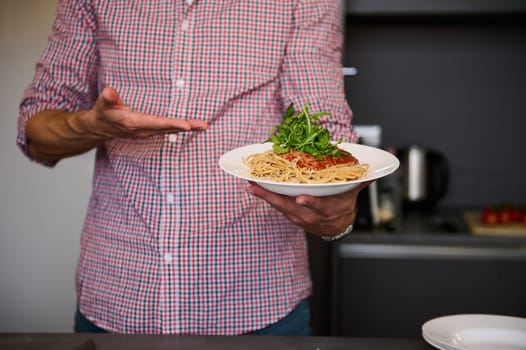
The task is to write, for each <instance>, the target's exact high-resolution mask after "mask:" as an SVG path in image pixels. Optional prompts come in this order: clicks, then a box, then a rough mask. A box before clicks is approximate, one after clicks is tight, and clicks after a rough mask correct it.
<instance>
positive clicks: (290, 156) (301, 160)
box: [281, 150, 358, 170]
mask: <svg viewBox="0 0 526 350" xmlns="http://www.w3.org/2000/svg"><path fill="white" fill-rule="evenodd" d="M281 156H282V157H283V158H285V159H287V160H289V161H291V162H293V161H296V160H297V163H296V164H297V165H298V166H299V167H301V168H308V169H312V170H321V169H325V168H328V167H330V166H333V165H339V164H348V165H355V164H358V159H356V158H355V157H354V156H353V155H352V154H351V153H349V152H346V151H343V150H340V155H339V156H324V157H323V159H321V160H320V159H318V158H316V157H315V156H313V155H311V154H308V153H304V152H298V151H289V152H287V153H284V154H282V155H281Z"/></svg>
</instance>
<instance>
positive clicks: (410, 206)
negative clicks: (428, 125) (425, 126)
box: [396, 145, 449, 210]
mask: <svg viewBox="0 0 526 350" xmlns="http://www.w3.org/2000/svg"><path fill="white" fill-rule="evenodd" d="M396 154H397V157H398V159H399V160H400V174H399V176H400V177H399V179H400V187H401V195H402V202H403V205H404V209H405V210H432V209H434V208H435V207H436V205H437V204H438V202H439V201H440V200H441V199H442V198H444V197H445V195H446V194H447V191H448V189H449V164H448V161H447V159H446V157H445V156H444V155H443V154H441V153H440V152H438V151H436V150H433V149H428V148H426V147H423V146H420V145H410V146H408V147H404V148H401V149H399V150H397V152H396Z"/></svg>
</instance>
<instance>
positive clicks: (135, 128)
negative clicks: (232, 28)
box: [26, 87, 208, 160]
mask: <svg viewBox="0 0 526 350" xmlns="http://www.w3.org/2000/svg"><path fill="white" fill-rule="evenodd" d="M207 127H208V124H207V123H206V122H205V121H203V120H198V119H179V118H167V117H162V116H155V115H149V114H145V113H140V112H137V111H134V110H132V109H130V108H129V107H128V106H126V105H125V104H124V103H123V101H122V99H121V98H120V96H119V94H118V93H117V91H116V90H115V89H113V88H110V87H106V88H104V90H103V91H102V93H101V95H100V96H99V97H98V99H97V101H96V102H95V104H94V106H93V108H92V109H90V110H87V111H79V112H65V111H62V110H44V111H42V112H39V113H37V114H35V115H34V116H32V117H31V119H29V121H28V122H27V124H26V137H27V140H28V146H29V152H30V153H31V154H32V155H33V156H35V157H37V158H40V159H43V160H59V159H62V158H65V157H69V156H74V155H77V154H80V153H84V152H86V151H88V150H90V149H92V148H93V147H96V146H98V145H100V144H102V143H104V142H105V141H107V140H110V139H112V138H116V137H130V138H145V137H149V136H153V135H160V134H170V133H178V132H188V131H194V130H205V129H206V128H207Z"/></svg>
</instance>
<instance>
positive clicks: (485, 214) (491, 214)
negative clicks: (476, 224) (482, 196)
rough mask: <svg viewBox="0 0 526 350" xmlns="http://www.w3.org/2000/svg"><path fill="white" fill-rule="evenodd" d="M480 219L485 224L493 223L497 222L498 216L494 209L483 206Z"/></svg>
mask: <svg viewBox="0 0 526 350" xmlns="http://www.w3.org/2000/svg"><path fill="white" fill-rule="evenodd" d="M480 220H481V221H482V222H483V223H485V224H488V225H495V224H496V223H497V222H499V216H498V215H497V212H496V211H495V210H493V209H491V208H485V209H484V210H482V213H481V216H480ZM525 220H526V219H525Z"/></svg>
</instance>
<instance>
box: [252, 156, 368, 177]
mask: <svg viewBox="0 0 526 350" xmlns="http://www.w3.org/2000/svg"><path fill="white" fill-rule="evenodd" d="M243 162H244V163H245V165H247V166H248V167H249V168H250V170H251V173H252V175H253V176H255V177H257V178H259V179H264V180H270V181H275V182H288V183H303V184H307V183H313V184H314V183H316V184H320V183H335V182H345V181H352V180H356V179H359V178H361V177H363V176H365V174H366V173H367V170H368V168H369V165H368V164H360V163H359V162H358V160H357V159H356V158H355V157H353V156H352V155H351V154H350V153H348V152H345V151H341V152H340V155H339V156H325V157H323V158H322V159H319V158H317V157H314V156H312V155H310V154H308V153H305V152H301V151H294V150H292V151H288V152H287V153H283V154H277V153H276V152H274V151H273V150H269V151H266V152H263V153H256V154H252V155H250V156H248V157H247V158H245V159H243Z"/></svg>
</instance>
